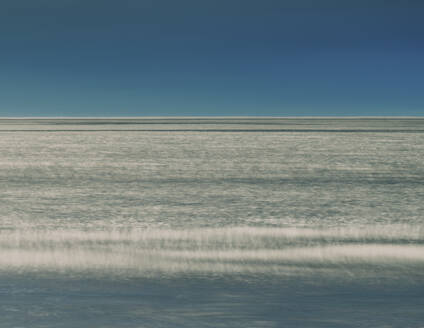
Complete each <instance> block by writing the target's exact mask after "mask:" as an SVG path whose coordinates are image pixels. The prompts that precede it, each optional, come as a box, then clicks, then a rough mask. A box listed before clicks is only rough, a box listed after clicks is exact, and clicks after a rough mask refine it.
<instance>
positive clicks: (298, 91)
mask: <svg viewBox="0 0 424 328" xmlns="http://www.w3.org/2000/svg"><path fill="white" fill-rule="evenodd" d="M423 31H424V1H422V0H417V1H412V0H411V1H408V0H399V1H390V0H386V1H384V0H367V1H363V0H352V1H348V0H323V1H320V0H279V1H276V0H256V1H253V0H101V1H100V0H1V1H0V116H2V117H8V116H9V117H22V116H56V117H57V116H78V117H81V116H102V117H110V116H162V115H164V116H179V115H181V116H223V115H230V116H238V115H241V116H249V115H255V116H256V115H258V116H338V115H341V116H355V115H360V116H364V115H372V116H379V115H384V116H393V115H402V116H407V115H424V33H423Z"/></svg>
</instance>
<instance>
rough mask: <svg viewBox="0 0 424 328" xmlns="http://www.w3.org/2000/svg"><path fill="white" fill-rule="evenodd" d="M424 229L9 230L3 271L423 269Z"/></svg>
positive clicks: (0, 253)
mask: <svg viewBox="0 0 424 328" xmlns="http://www.w3.org/2000/svg"><path fill="white" fill-rule="evenodd" d="M423 267H424V228H421V227H411V226H400V225H399V226H393V225H391V226H382V227H377V226H375V227H363V228H334V229H305V228H259V227H242V228H241V227H240V228H239V227H233V228H215V229H213V228H210V229H209V228H206V229H200V228H199V229H191V230H163V229H156V230H153V229H151V230H149V229H147V230H139V229H133V230H108V231H105V230H102V231H84V230H66V229H63V230H33V229H22V230H3V231H1V232H0V269H1V270H12V271H19V272H25V271H54V272H70V271H72V272H101V273H103V274H104V273H106V274H134V275H140V276H142V275H147V274H156V273H161V274H179V273H188V272H198V273H202V272H204V273H230V274H231V273H269V274H281V275H290V274H299V273H307V272H311V271H313V272H316V271H317V270H321V271H329V270H331V271H336V272H340V273H342V274H346V273H352V274H354V273H355V272H357V271H358V270H364V268H374V269H375V268H377V269H379V270H380V269H382V268H388V269H390V268H421V269H422V268H423Z"/></svg>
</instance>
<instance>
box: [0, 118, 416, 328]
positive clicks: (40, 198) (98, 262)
mask: <svg viewBox="0 0 424 328" xmlns="http://www.w3.org/2000/svg"><path fill="white" fill-rule="evenodd" d="M0 154H1V155H0V200H1V204H0V222H1V226H0V314H1V317H2V318H4V319H2V321H1V322H0V327H46V326H47V327H75V326H78V327H93V326H96V327H175V326H179V327H180V326H181V327H184V326H186V327H191V326H193V327H195V326H196V327H199V326H200V327H201V326H204V327H221V326H222V327H238V326H240V327H241V326H243V327H247V326H249V327H299V326H302V327H343V326H345V327H420V325H421V326H422V323H423V322H424V315H423V314H422V308H423V305H424V292H421V290H423V287H424V276H423V273H422V272H424V271H423V269H424V225H423V213H424V205H423V204H424V202H423V200H424V183H423V182H424V164H423V163H424V119H419V118H413V119H412V118H409V119H408V118H402V119H400V118H399V119H389V118H382V119H377V118H375V119H318V118H316V119H312V118H305V119H266V118H262V119H248V118H214V119H188V118H187V119H171V118H169V119H163V118H162V119H160V118H150V119H91V120H83V119H74V120H63V119H55V120H47V119H40V120H23V119H17V120H0ZM389 312H390V315H389V314H387V313H389ZM84 318H85V319H84Z"/></svg>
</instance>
